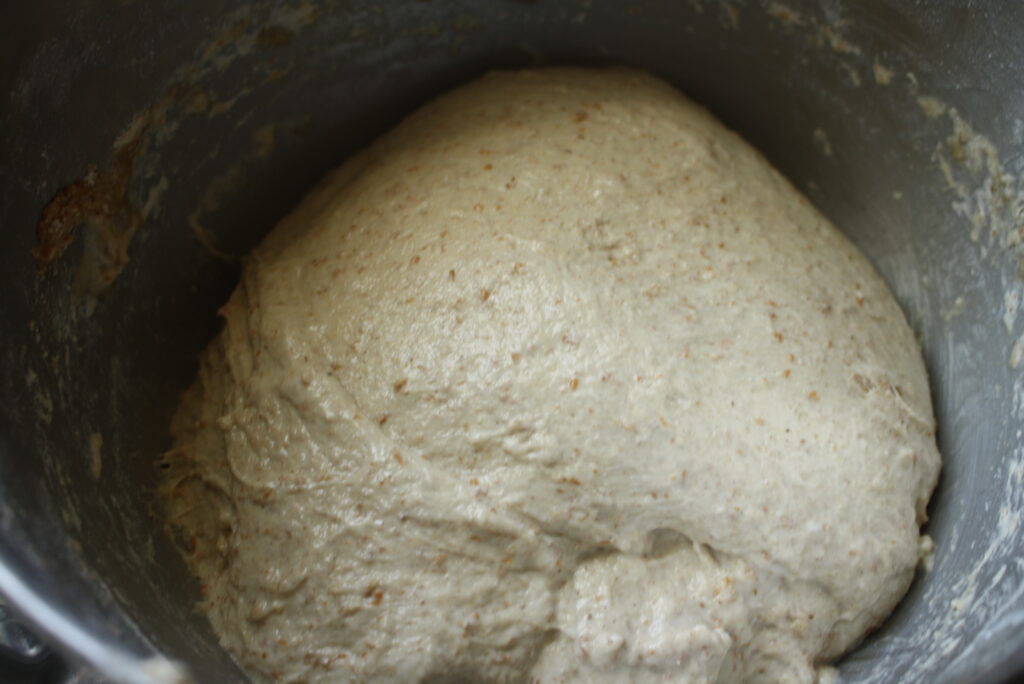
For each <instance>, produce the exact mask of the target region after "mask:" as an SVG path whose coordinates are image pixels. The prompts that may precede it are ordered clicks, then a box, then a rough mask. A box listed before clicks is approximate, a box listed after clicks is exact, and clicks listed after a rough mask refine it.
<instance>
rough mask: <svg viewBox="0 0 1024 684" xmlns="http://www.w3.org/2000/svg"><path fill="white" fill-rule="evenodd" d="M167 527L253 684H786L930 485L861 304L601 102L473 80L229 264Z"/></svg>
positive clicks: (735, 197) (571, 84) (898, 360)
mask: <svg viewBox="0 0 1024 684" xmlns="http://www.w3.org/2000/svg"><path fill="white" fill-rule="evenodd" d="M222 315H223V318H224V320H225V326H224V329H223V331H222V333H221V334H220V335H219V336H218V337H217V338H216V340H215V341H214V342H213V343H212V344H211V346H210V347H209V348H208V349H207V351H206V352H204V354H203V356H202V359H201V369H200V373H199V376H198V379H197V380H196V382H195V384H194V385H193V386H192V388H191V389H190V390H189V392H188V393H187V394H186V396H185V399H184V401H183V403H182V405H181V408H180V410H179V412H178V414H177V416H176V418H175V420H174V424H173V432H174V436H175V449H174V450H173V451H172V452H171V453H170V454H169V455H168V459H167V460H168V463H169V469H168V479H167V482H166V492H165V494H166V496H167V500H168V502H169V515H170V519H171V522H172V524H173V526H175V527H176V528H177V530H178V532H179V533H180V535H181V539H183V541H184V545H185V547H186V550H187V559H188V562H189V564H190V566H191V567H192V569H193V570H194V571H195V573H196V574H197V575H198V577H199V579H200V581H201V583H202V586H203V591H204V597H205V600H204V604H203V608H204V609H205V611H206V613H207V614H208V616H209V618H210V621H211V623H212V624H213V627H214V628H215V631H216V632H217V634H218V635H219V636H220V638H221V640H222V642H223V643H224V645H225V646H226V647H227V648H228V649H229V650H230V651H231V652H232V653H234V654H235V655H236V656H237V658H238V659H239V661H240V662H241V663H242V665H243V666H244V667H245V668H246V669H247V671H248V672H250V673H251V674H252V675H253V676H254V677H255V678H256V679H258V680H281V681H310V682H327V681H381V682H383V681H401V682H410V681H419V680H427V681H449V680H451V681H473V682H477V681H528V680H529V679H530V678H531V677H532V678H533V679H535V680H539V681H541V682H569V681H592V682H622V681H633V682H661V681H686V682H740V681H744V682H746V681H750V682H758V681H761V682H813V681H816V680H819V679H826V678H827V677H828V670H827V669H825V668H824V667H823V666H824V665H826V664H827V663H828V662H830V661H831V660H833V659H835V658H836V657H838V656H839V655H840V654H842V653H843V652H844V651H846V650H847V649H849V648H851V647H852V646H853V645H855V644H856V643H857V641H858V640H859V639H860V638H861V637H862V636H863V635H864V634H865V633H866V632H867V631H869V630H870V629H872V628H873V627H875V626H877V625H878V624H880V623H881V621H882V620H883V619H884V618H885V617H886V616H887V615H888V613H889V612H890V611H891V610H892V608H893V607H894V606H895V604H896V603H897V602H898V601H899V599H900V598H901V597H902V596H903V594H904V592H905V591H906V589H907V587H908V585H909V583H910V581H911V579H912V577H913V575H914V571H915V567H916V565H917V563H918V558H919V551H918V547H919V539H920V535H919V526H920V525H921V524H922V523H923V521H924V520H925V506H926V504H927V501H928V498H929V496H930V493H931V491H932V489H933V487H934V485H935V481H936V478H937V475H938V470H939V466H940V459H939V454H938V452H937V450H936V447H935V441H934V430H935V425H934V419H933V413H932V407H931V402H930V397H929V390H928V384H927V378H926V374H925V369H924V365H923V363H922V360H921V356H920V352H919V350H918V346H917V343H916V341H915V339H914V336H913V334H912V332H911V330H910V328H909V327H908V325H907V324H906V322H905V320H904V318H903V315H902V313H901V311H900V309H899V307H898V305H897V304H896V302H895V301H894V299H893V297H892V296H891V294H890V293H889V291H888V289H887V288H886V286H885V284H884V283H883V281H882V280H881V279H880V277H879V276H878V275H877V274H876V273H875V272H874V271H873V269H872V268H871V267H870V266H869V265H868V263H867V262H866V261H865V259H864V258H863V257H862V256H861V255H860V254H859V253H858V252H857V251H856V250H855V248H854V247H853V246H851V245H850V243H848V242H847V241H846V240H845V239H844V238H843V237H842V236H841V235H840V234H839V232H838V231H837V230H836V229H835V228H834V227H833V226H832V225H831V224H830V223H829V222H828V221H827V220H826V219H825V218H824V217H823V216H822V215H821V214H819V213H818V212H817V211H816V210H815V209H814V208H813V207H812V206H810V204H809V203H808V202H807V200H806V199H804V198H803V197H802V196H801V195H800V194H799V193H798V192H797V191H796V190H794V189H793V188H792V187H791V186H790V184H789V183H788V182H787V181H786V180H785V179H784V178H783V177H782V176H781V175H780V174H779V173H777V172H776V171H775V170H773V169H772V168H771V167H770V166H769V165H768V164H767V162H765V160H764V159H763V158H762V157H761V156H760V155H759V154H758V153H757V152H755V151H754V150H753V149H752V148H750V147H749V146H748V145H747V144H746V143H744V142H743V141H742V140H741V139H740V138H739V137H737V136H736V135H735V134H734V133H732V132H730V131H728V130H726V129H725V128H724V127H723V126H722V125H721V124H719V123H718V122H717V121H715V120H714V119H713V118H712V117H711V116H710V115H708V114H707V113H706V112H705V111H704V110H703V109H701V108H700V107H698V106H696V105H694V104H693V103H691V102H690V101H688V100H687V99H685V98H684V97H683V96H682V95H680V94H679V93H678V92H677V91H675V90H674V89H673V88H671V87H670V86H668V85H667V84H665V83H663V82H661V81H659V80H657V79H655V78H653V77H651V76H648V75H645V74H643V73H640V72H637V71H632V70H625V69H612V70H586V69H569V68H562V69H543V70H535V71H524V72H499V73H492V74H490V75H488V76H486V77H484V78H482V79H480V80H478V81H476V82H474V83H472V84H470V85H468V86H464V87H462V88H459V89H457V90H455V91H453V92H451V93H449V94H447V95H444V96H443V97H441V98H439V99H437V100H435V101H433V102H432V103H430V104H428V105H426V106H425V107H423V108H422V109H421V110H419V111H417V112H416V113H415V114H413V115H412V116H410V117H409V118H408V119H406V120H405V121H404V122H402V123H401V124H400V125H399V126H398V127H397V128H396V129H394V130H393V131H392V132H391V133H389V134H387V135H385V136H384V137H382V138H381V139H379V140H378V141H377V142H375V143H374V144H373V145H371V146H370V147H369V148H367V149H366V150H364V151H363V152H361V153H359V154H358V155H356V156H354V157H353V158H351V159H350V160H349V161H348V162H346V163H345V164H344V165H343V166H342V167H341V168H340V169H339V170H337V171H335V172H334V173H333V174H331V175H330V176H329V177H328V178H327V179H326V180H325V181H324V182H323V183H322V184H321V186H320V187H319V188H318V189H316V190H314V191H313V192H312V193H311V194H310V195H309V196H308V197H307V198H306V199H305V200H304V201H303V202H302V203H301V204H300V205H299V206H298V208H296V209H295V210H294V212H293V213H291V214H290V215H289V216H288V217H287V218H285V219H284V220H283V221H282V222H281V223H280V224H279V225H278V227H277V228H275V229H274V231H272V233H271V234H270V235H269V236H268V237H267V238H266V239H265V241H264V242H263V243H262V244H261V245H260V246H259V247H258V248H257V249H256V250H255V251H254V252H253V253H252V255H251V256H250V257H249V258H248V261H247V263H246V266H245V269H244V274H243V277H242V281H241V284H240V285H239V287H238V289H237V290H236V291H235V292H234V294H233V295H232V296H231V298H230V300H229V301H228V302H227V304H226V305H225V306H224V308H223V310H222Z"/></svg>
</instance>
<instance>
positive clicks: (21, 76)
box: [0, 0, 1024, 682]
mask: <svg viewBox="0 0 1024 684" xmlns="http://www.w3.org/2000/svg"><path fill="white" fill-rule="evenodd" d="M0 33H2V35H3V40H0V92H3V93H4V98H3V100H2V104H0V130H2V131H3V133H4V135H3V137H2V141H0V178H2V182H0V221H2V224H0V225H2V228H0V240H2V249H0V263H2V266H3V268H2V269H0V279H2V285H0V292H2V293H3V299H2V301H3V314H4V315H3V318H2V323H0V339H2V342H0V353H2V363H3V372H2V373H0V378H2V380H0V388H2V390H0V391H2V395H0V396H2V401H3V406H4V410H3V412H2V415H0V591H2V592H3V593H4V594H6V596H7V597H8V599H9V601H10V603H11V604H12V605H13V606H14V607H15V609H16V610H18V611H19V612H20V613H21V614H22V616H23V617H24V618H25V619H27V620H28V621H30V622H31V623H33V624H34V625H35V626H36V627H37V628H39V629H40V630H42V631H43V632H45V633H46V634H47V635H48V636H49V637H50V638H51V639H52V640H53V641H54V642H55V643H57V644H59V645H60V647H61V648H63V649H64V650H65V651H66V652H67V653H69V654H71V655H72V656H73V657H75V658H77V659H80V660H82V661H84V662H88V663H90V664H91V666H92V667H94V668H96V669H98V670H99V671H101V672H102V673H104V676H105V677H107V678H109V679H113V680H121V681H137V682H141V681H166V680H167V679H168V678H169V677H170V676H171V675H170V672H171V670H170V669H168V668H167V667H166V663H165V662H164V660H162V659H163V658H169V659H171V660H174V661H178V662H180V663H183V664H184V665H185V666H186V667H187V669H188V670H189V671H190V672H191V673H192V674H193V675H194V676H195V677H196V678H197V679H198V680H200V681H218V682H220V681H230V680H235V679H241V678H242V675H241V673H240V672H239V670H238V669H237V668H236V667H235V665H234V664H233V663H232V661H231V660H230V658H228V657H227V655H226V654H225V653H224V652H223V651H222V650H221V649H220V647H219V646H218V645H217V643H216V639H215V638H214V636H213V634H212V632H211V630H210V628H209V626H208V625H207V623H206V622H205V620H204V619H203V618H202V617H201V615H200V614H199V613H198V612H197V611H196V609H195V608H194V605H195V602H196V600H197V598H198V592H197V588H196V586H195V585H194V583H193V581H192V580H191V579H190V577H189V576H188V574H187V572H186V570H185V567H184V565H183V563H182V561H181V560H180V558H179V557H178V554H177V553H176V552H175V550H174V549H173V548H172V545H171V542H170V540H169V538H168V536H167V535H166V533H165V531H164V529H163V526H162V524H161V522H160V516H159V511H157V510H156V509H155V503H154V493H153V487H154V483H155V482H156V481H157V477H158V473H157V471H156V466H155V461H156V457H157V456H158V455H159V454H160V453H161V452H162V451H163V450H164V449H166V448H167V447H168V446H169V437H168V431H167V425H168V422H169V418H170V415H171V412H172V410H173V408H174V406H175V403H176V401H177V398H178V394H179V393H180V392H181V391H182V390H183V389H184V388H185V387H186V386H187V384H188V383H189V382H190V380H191V378H192V376H193V374H194V372H195V370H196V357H197V354H198V352H199V350H200V349H201V348H202V347H203V346H204V344H205V343H206V342H207V341H208V340H209V339H210V338H211V337H212V336H213V334H214V333H215V331H216V329H217V325H218V324H217V319H216V315H215V312H216V309H217V306H218V305H219V304H220V303H221V302H223V301H224V299H225V298H226V296H227V295H228V293H229V292H230V290H231V289H232V287H233V285H234V282H235V279H236V277H237V275H238V263H239V262H238V257H239V256H240V255H242V254H244V253H245V252H246V251H247V250H248V249H249V248H250V247H251V246H252V245H253V244H254V243H255V242H256V241H258V240H259V238H260V237H261V236H262V235H263V234H264V233H265V232H266V231H267V230H268V229H269V228H270V227H271V226H272V225H273V224H274V222H275V220H276V219H277V218H279V217H280V216H282V215H283V214H284V213H285V212H286V211H287V210H288V208H289V207H290V206H291V205H292V204H293V203H295V202H296V200H297V199H298V198H299V197H300V195H302V193H303V192H304V191H305V190H306V189H307V188H309V187H310V186H311V185H312V184H313V183H314V182H315V181H316V180H317V179H318V178H319V177H320V176H321V175H322V174H323V173H324V172H326V171H327V170H328V169H330V168H331V167H333V166H335V165H336V164H337V163H338V162H339V161H340V160H342V159H343V158H344V157H345V156H346V155H347V154H349V153H350V152H352V151H354V150H356V149H357V148H359V147H360V146H362V145H364V144H366V143H367V142H368V141H369V140H370V139H372V138H373V137H374V136H375V135H377V134H379V133H381V132H382V131H384V130H386V129H387V128H388V127H389V126H391V125H392V124H394V123H395V122H396V121H397V120H398V119H399V118H400V117H401V116H402V115H403V114H404V113H406V112H408V111H410V110H411V109H413V108H414V107H416V106H417V105H418V104H420V103H422V102H424V101H425V100H427V99H428V98H430V97H431V96H433V95H435V94H437V93H439V92H441V91H442V90H444V89H446V88H449V87H451V86H454V85H456V84H459V83H461V82H463V81H466V80H467V79H469V78H471V77H473V76H475V75H477V74H480V73H482V72H483V71H485V70H487V69H491V68H495V67H509V66H522V65H533V64H539V63H565V62H569V63H584V64H612V63H615V64H619V63H625V64H631V65H636V66H641V67H644V68H647V69H649V70H651V71H653V72H655V73H657V74H659V75H661V76H663V77H665V78H667V79H669V80H670V81H672V82H674V83H675V84H677V85H678V86H679V87H680V88H682V89H683V90H684V91H686V92H687V93H689V94H690V95H691V96H692V97H693V98H695V99H697V100H699V101H701V102H703V103H704V104H706V105H707V106H708V107H709V108H710V109H712V110H713V111H714V112H715V113H716V114H718V115H719V116H720V117H721V118H722V119H724V120H725V121H726V122H727V123H728V124H730V125H731V126H733V127H734V128H736V129H737V130H739V131H740V132H741V133H742V134H743V135H744V136H746V137H747V138H748V139H749V140H750V141H751V142H752V143H753V144H754V145H756V146H757V147H759V148H760V149H761V150H762V151H763V152H764V153H765V155H766V156H768V157H769V158H770V159H771V160H772V161H773V162H774V163H775V164H776V165H777V166H778V167H779V168H780V169H781V170H782V171H783V172H784V173H786V174H787V175H788V176H789V177H790V178H791V179H792V180H793V181H794V182H795V183H796V184H797V185H798V186H800V187H801V188H802V189H804V190H805V191H806V193H807V194H808V196H809V197H810V198H811V199H812V200H813V201H814V202H815V203H816V204H817V205H818V206H819V207H820V208H821V209H822V210H823V211H824V212H825V213H826V214H828V215H829V216H830V217H831V218H832V219H833V220H834V221H835V222H836V223H837V224H838V225H839V226H840V227H842V228H843V229H844V230H845V231H846V232H847V234H848V235H849V236H850V237H851V238H852V240H853V241H854V242H855V243H856V244H857V245H858V246H859V247H860V248H861V249H863V250H864V252H865V253H866V254H867V255H868V256H869V258H870V259H871V260H872V262H873V263H874V264H875V266H876V267H877V268H878V269H879V270H880V271H881V272H882V274H883V275H884V276H885V277H886V279H887V280H888V281H889V283H890V285H891V287H892V288H893V290H894V292H895V294H896V296H897V298H898V299H899V301H900V302H901V303H902V305H903V307H904V309H905V310H906V312H907V314H908V316H909V319H910V321H911V323H912V325H913V327H914V328H915V330H916V331H917V332H918V333H919V336H920V339H921V342H922V344H923V347H924V351H925V356H926V358H927V362H928V366H929V369H930V372H931V376H932V382H933V385H932V386H933V390H934V394H935V405H936V410H937V413H938V420H939V425H940V432H939V441H940V445H941V448H942V451H943V454H944V456H945V464H946V465H945V471H944V475H943V478H942V482H941V484H940V487H939V489H938V491H937V492H936V494H935V497H934V500H933V505H932V507H931V522H930V523H929V526H928V532H929V533H930V534H931V535H932V536H933V537H934V539H935V544H936V552H935V556H934V567H933V568H932V569H931V571H929V572H926V573H922V574H921V576H920V577H919V578H918V580H917V582H916V583H915V585H914V587H913V588H912V590H911V592H910V594H909V595H908V596H907V598H906V600H905V601H904V602H903V604H902V605H901V606H900V608H899V609H898V610H897V611H896V613H895V615H894V616H893V617H892V618H891V619H890V620H889V621H888V622H887V623H886V625H885V626H884V627H883V628H882V629H881V630H880V631H878V632H877V633H876V634H874V635H872V636H871V637H870V638H869V639H868V640H867V641H866V642H865V643H864V645H863V646H862V647H861V648H859V649H858V650H857V651H856V652H854V653H853V654H851V655H850V656H849V657H847V658H846V659H845V660H843V661H842V664H841V667H840V671H841V673H842V676H843V678H844V679H845V680H849V681H864V682H891V681H922V682H923V681H927V682H975V681H993V682H994V681H1000V680H1001V679H1004V678H1006V677H1008V676H1010V675H1011V674H1012V673H1014V672H1016V671H1018V670H1021V669H1024V650H1022V649H1024V526H1022V522H1021V516H1022V510H1024V482H1022V478H1024V438H1022V429H1024V420H1022V418H1024V416H1022V413H1024V400H1022V399H1024V362H1022V357H1024V342H1022V337H1021V335H1022V331H1024V320H1022V318H1024V317H1019V316H1018V315H1017V308H1018V302H1019V299H1020V298H1021V295H1022V289H1024V283H1022V278H1024V265H1022V256H1024V251H1022V250H1024V248H1022V247H1021V242H1022V237H1024V201H1022V194H1024V193H1022V189H1024V186H1022V181H1021V178H1022V174H1024V155H1022V153H1021V152H1022V149H1024V141H1022V138H1024V123H1022V120H1021V119H1022V117H1024V39H1022V38H1024V5H1021V4H1019V3H1002V2H998V1H995V0H993V1H992V2H978V3H971V4H970V5H969V6H967V5H962V4H960V3H946V2H940V1H939V0H929V1H921V2H912V1H911V0H870V1H865V2H858V3H849V4H847V3H840V2H838V1H837V0H818V1H815V0H803V1H798V0H780V1H779V2H775V1H770V0H766V1H764V2H756V1H753V0H751V1H742V0H732V1H728V2H726V1H721V2H717V1H712V0H691V1H689V2H682V1H664V2H655V1H653V0H631V1H630V2H610V1H602V0H542V1H540V2H528V1H518V2H513V1H510V0H505V1H500V0H493V1H485V0H450V1H445V2H442V1H441V0H433V1H431V2H420V1H410V0H395V1H394V2H378V1H377V0H372V1H371V0H347V1H345V2H335V1H332V0H291V1H290V2H288V3H277V2H270V1H268V0H252V1H251V2H249V3H247V4H244V5H243V4H241V3H236V2H231V1H229V0H178V1H177V2H167V1H157V0H152V1H150V2H137V1H131V0H124V1H122V2H118V3H112V2H107V1H101V0H83V1H82V2H76V3H60V2H56V1H53V0H49V1H45V2H43V1H39V2H34V3H7V4H6V5H5V6H4V7H3V8H2V9H0ZM1019 364H1020V365H1019ZM161 673H162V674H161ZM161 677H162V678H163V679H161ZM154 678H156V679H154Z"/></svg>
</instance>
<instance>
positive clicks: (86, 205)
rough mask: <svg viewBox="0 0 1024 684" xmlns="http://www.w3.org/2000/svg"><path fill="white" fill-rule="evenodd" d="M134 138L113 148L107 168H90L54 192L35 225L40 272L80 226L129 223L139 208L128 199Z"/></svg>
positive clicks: (135, 147)
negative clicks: (80, 176)
mask: <svg viewBox="0 0 1024 684" xmlns="http://www.w3.org/2000/svg"><path fill="white" fill-rule="evenodd" d="M140 147H141V146H140V143H139V141H138V140H137V139H134V140H131V141H129V142H127V143H126V144H124V145H123V146H122V147H121V148H119V149H116V150H115V153H114V158H113V161H112V163H111V166H110V168H108V169H106V170H103V171H100V170H98V169H97V168H96V167H95V166H92V167H90V168H89V171H88V172H87V173H86V175H85V176H84V177H83V178H81V179H80V180H77V181H75V182H74V183H71V184H70V185H67V186H65V187H63V188H61V189H60V190H58V191H57V194H56V195H54V197H53V199H52V200H50V203H49V204H47V205H46V207H45V208H44V209H43V212H42V214H41V215H40V217H39V222H38V223H37V224H36V240H37V243H38V244H37V246H36V248H35V249H34V250H32V253H33V255H34V256H35V259H36V268H37V269H38V271H39V273H40V274H43V273H45V272H46V269H47V268H48V267H49V266H50V265H51V264H52V263H53V262H55V261H56V260H57V259H59V258H60V257H61V255H63V254H64V252H65V250H67V248H68V246H70V245H71V243H72V241H74V238H75V234H76V233H77V231H78V229H79V228H80V227H82V226H83V225H94V226H97V227H100V228H101V230H102V229H103V228H106V229H107V230H108V231H109V230H110V229H111V228H113V229H114V232H123V231H117V230H116V227H117V226H118V225H126V226H127V225H131V224H133V223H135V221H136V220H137V217H138V211H137V210H136V209H135V208H134V207H133V206H132V203H131V201H130V199H129V198H128V183H129V181H130V180H131V177H132V173H133V172H134V170H135V160H136V158H137V155H138V153H139V150H140Z"/></svg>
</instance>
